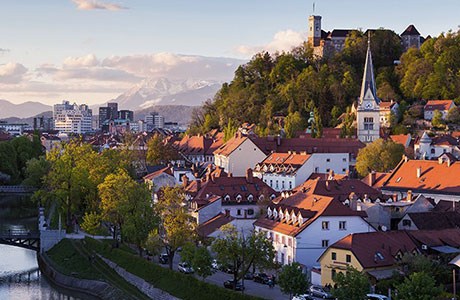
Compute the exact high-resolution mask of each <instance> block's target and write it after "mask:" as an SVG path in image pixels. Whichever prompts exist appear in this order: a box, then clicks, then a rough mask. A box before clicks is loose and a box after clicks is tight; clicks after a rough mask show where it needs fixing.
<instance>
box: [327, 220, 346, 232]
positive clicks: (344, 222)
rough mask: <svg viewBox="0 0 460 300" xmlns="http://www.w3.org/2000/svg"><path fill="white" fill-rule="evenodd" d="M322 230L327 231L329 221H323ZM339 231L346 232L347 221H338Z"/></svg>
mask: <svg viewBox="0 0 460 300" xmlns="http://www.w3.org/2000/svg"><path fill="white" fill-rule="evenodd" d="M321 228H322V229H323V230H329V221H323V222H322V223H321ZM339 230H347V221H339Z"/></svg>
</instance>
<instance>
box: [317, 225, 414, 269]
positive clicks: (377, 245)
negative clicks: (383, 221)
mask: <svg viewBox="0 0 460 300" xmlns="http://www.w3.org/2000/svg"><path fill="white" fill-rule="evenodd" d="M329 249H332V250H333V249H344V250H350V251H351V252H353V254H354V256H355V257H356V259H357V260H358V261H359V263H360V264H361V266H362V267H363V268H364V269H368V268H379V267H388V266H393V265H395V264H396V263H397V259H396V256H397V255H398V254H401V255H403V254H404V253H408V252H409V253H413V252H416V251H417V245H416V244H415V243H414V241H413V240H412V239H411V237H410V236H409V234H408V233H407V232H406V231H389V232H366V233H355V234H350V235H347V236H346V237H344V238H343V239H341V240H339V241H337V242H336V243H334V244H332V245H331V246H330V247H329ZM319 259H321V257H320V258H319Z"/></svg>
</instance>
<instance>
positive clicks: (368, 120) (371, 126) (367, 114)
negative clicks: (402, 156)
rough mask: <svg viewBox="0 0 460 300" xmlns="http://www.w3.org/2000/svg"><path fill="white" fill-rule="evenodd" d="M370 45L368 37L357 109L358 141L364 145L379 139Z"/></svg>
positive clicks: (378, 103) (377, 111) (377, 107)
mask: <svg viewBox="0 0 460 300" xmlns="http://www.w3.org/2000/svg"><path fill="white" fill-rule="evenodd" d="M370 45H371V44H370V37H369V40H368V42H367V54H366V64H365V66H364V74H363V82H362V84H361V94H360V96H359V103H358V109H357V124H358V139H359V140H360V141H362V142H364V143H370V142H373V141H375V140H376V139H378V138H379V137H380V115H379V110H380V99H379V98H377V88H376V85H375V78H374V65H373V64H372V54H371V46H370Z"/></svg>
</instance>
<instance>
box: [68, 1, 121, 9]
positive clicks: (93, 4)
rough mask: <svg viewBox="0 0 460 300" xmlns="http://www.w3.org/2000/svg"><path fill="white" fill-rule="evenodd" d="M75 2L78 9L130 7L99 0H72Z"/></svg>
mask: <svg viewBox="0 0 460 300" xmlns="http://www.w3.org/2000/svg"><path fill="white" fill-rule="evenodd" d="M72 2H73V3H75V4H76V5H77V9H80V10H95V9H103V10H121V9H128V8H127V7H124V6H121V5H119V4H115V3H106V2H102V1H97V0H72Z"/></svg>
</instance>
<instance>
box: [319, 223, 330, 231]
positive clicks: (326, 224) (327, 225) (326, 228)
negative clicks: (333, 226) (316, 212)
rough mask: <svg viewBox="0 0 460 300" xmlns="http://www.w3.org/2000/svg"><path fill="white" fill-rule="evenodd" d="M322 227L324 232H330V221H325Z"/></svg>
mask: <svg viewBox="0 0 460 300" xmlns="http://www.w3.org/2000/svg"><path fill="white" fill-rule="evenodd" d="M321 227H322V228H323V230H329V222H328V221H323V222H322V223H321Z"/></svg>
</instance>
